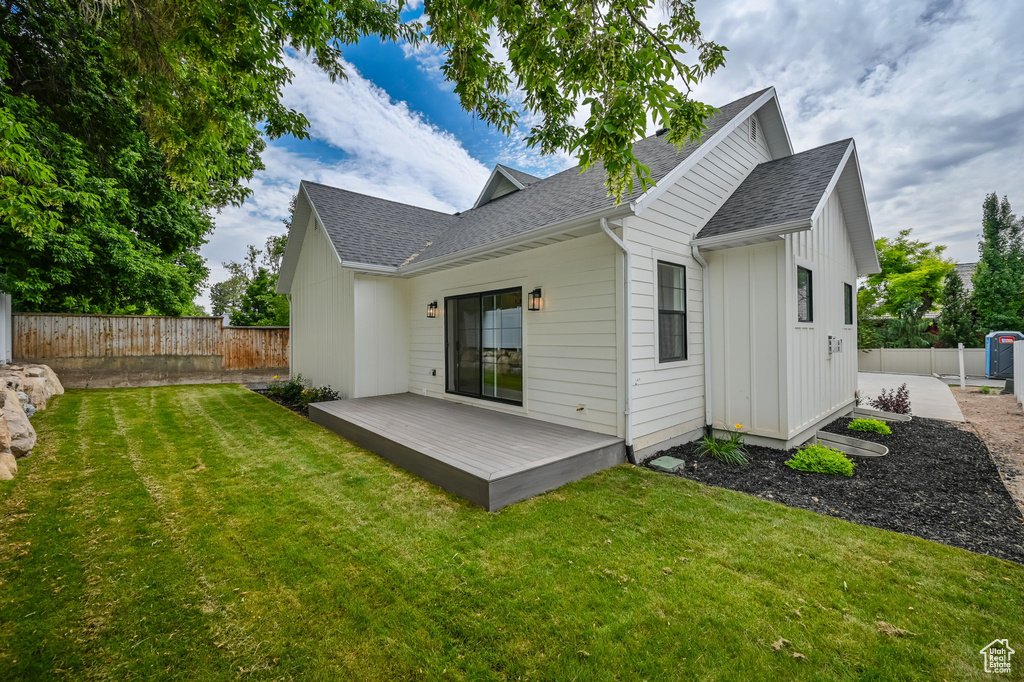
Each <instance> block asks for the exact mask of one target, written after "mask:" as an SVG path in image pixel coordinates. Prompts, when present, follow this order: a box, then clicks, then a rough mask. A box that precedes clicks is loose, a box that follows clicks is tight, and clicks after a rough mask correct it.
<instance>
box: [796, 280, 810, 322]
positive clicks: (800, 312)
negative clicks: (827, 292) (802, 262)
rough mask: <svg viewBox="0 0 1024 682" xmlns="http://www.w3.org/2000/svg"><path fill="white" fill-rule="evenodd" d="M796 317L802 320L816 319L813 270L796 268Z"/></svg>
mask: <svg viewBox="0 0 1024 682" xmlns="http://www.w3.org/2000/svg"><path fill="white" fill-rule="evenodd" d="M796 319H797V320H798V321H800V322H813V321H814V285H813V283H812V281H811V271H810V270H808V269H807V268H797V269H796Z"/></svg>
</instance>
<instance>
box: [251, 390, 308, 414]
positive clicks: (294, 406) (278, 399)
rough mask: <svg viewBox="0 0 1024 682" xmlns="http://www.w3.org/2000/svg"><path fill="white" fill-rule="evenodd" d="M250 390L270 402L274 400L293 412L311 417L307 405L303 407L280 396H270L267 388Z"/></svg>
mask: <svg viewBox="0 0 1024 682" xmlns="http://www.w3.org/2000/svg"><path fill="white" fill-rule="evenodd" d="M249 390H250V391H252V392H253V393H259V394H260V395H261V396H263V397H264V398H267V399H268V400H273V401H274V402H275V403H277V404H278V405H284V406H285V407H287V408H288V409H289V410H291V411H292V412H298V413H299V414H301V415H302V416H303V417H308V416H309V406H307V405H303V404H302V403H293V402H291V401H290V400H285V399H284V398H282V397H281V396H279V395H270V393H268V392H267V389H265V388H250V389H249Z"/></svg>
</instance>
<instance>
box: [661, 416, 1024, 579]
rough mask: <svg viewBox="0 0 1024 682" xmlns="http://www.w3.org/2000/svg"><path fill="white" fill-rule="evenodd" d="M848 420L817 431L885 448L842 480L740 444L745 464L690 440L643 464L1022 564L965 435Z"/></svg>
mask: <svg viewBox="0 0 1024 682" xmlns="http://www.w3.org/2000/svg"><path fill="white" fill-rule="evenodd" d="M849 422H850V420H849V419H846V418H843V419H838V420H836V421H834V422H832V424H830V425H829V426H828V427H826V429H825V430H827V431H833V432H835V433H843V434H846V435H849V436H853V437H855V438H861V439H863V440H870V441H873V442H876V443H881V444H883V445H885V446H887V447H888V448H889V454H887V455H885V456H884V457H879V458H864V457H855V458H853V459H854V461H855V462H856V463H857V466H856V468H855V469H854V473H853V476H852V477H849V478H847V477H844V476H830V475H827V474H816V473H807V472H802V471H794V470H793V469H790V468H789V467H787V466H785V465H784V464H783V462H785V461H786V460H787V459H789V457H790V454H791V453H787V452H782V451H780V450H773V449H770V448H763V447H757V446H748V448H747V451H748V452H749V453H750V455H751V459H752V461H751V463H750V464H749V465H747V466H734V465H728V464H722V463H721V462H718V461H716V460H713V459H709V458H699V457H698V456H697V444H696V443H686V444H685V445H680V446H677V447H674V448H671V449H669V450H664V451H662V452H659V453H658V454H657V455H655V456H654V457H652V458H651V459H654V458H655V457H660V456H663V455H670V456H672V457H678V458H680V459H683V460H685V461H686V465H685V467H683V469H682V471H681V472H680V473H678V474H676V475H681V476H685V477H686V478H691V479H693V480H696V481H700V482H702V483H706V484H708V485H714V486H719V487H722V488H729V489H731V490H738V491H740V492H745V493H749V494H751V495H756V496H758V497H762V498H765V499H769V500H773V501H775V502H780V503H782V504H785V505H788V506H791V507H801V508H803V509H810V510H811V511H816V512H819V513H822V514H828V515H830V516H836V517H839V518H843V519H846V520H848V521H853V522H855V523H861V524H864V525H867V526H874V527H876V528H884V529H886V530H893V531H897V532H900V533H907V534H909V535H916V536H918V537H921V538H925V539H928V540H935V541H936V542H941V543H944V544H947V545H952V546H954V547H962V548H964V549H968V550H971V551H972V552H980V553H982V554H990V555H992V556H995V557H999V558H1002V559H1008V560H1011V561H1016V562H1018V563H1024V517H1022V516H1021V512H1020V510H1019V509H1018V508H1017V506H1016V504H1015V503H1014V500H1013V498H1011V497H1010V494H1009V493H1008V492H1007V491H1006V488H1005V486H1004V485H1003V482H1002V480H1001V479H1000V477H999V471H998V470H997V469H996V466H995V464H993V462H992V457H991V456H990V455H989V452H988V448H986V447H985V444H984V443H983V442H982V441H981V440H980V439H979V438H978V437H977V436H976V435H975V434H974V433H973V432H971V431H969V430H966V429H961V428H958V427H956V426H954V425H953V424H950V423H947V422H943V421H938V420H933V419H924V418H919V417H915V418H914V419H913V420H912V421H910V422H908V423H898V424H894V425H893V433H892V435H889V436H882V435H879V434H874V433H861V432H854V431H850V430H849V429H847V428H846V426H847V424H849ZM648 461H650V460H648Z"/></svg>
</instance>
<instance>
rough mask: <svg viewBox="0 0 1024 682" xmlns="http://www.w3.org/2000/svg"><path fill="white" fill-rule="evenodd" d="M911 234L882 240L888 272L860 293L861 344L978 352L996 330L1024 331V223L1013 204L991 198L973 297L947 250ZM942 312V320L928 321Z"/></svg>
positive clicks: (871, 277)
mask: <svg viewBox="0 0 1024 682" xmlns="http://www.w3.org/2000/svg"><path fill="white" fill-rule="evenodd" d="M910 235H911V231H910V230H903V231H901V232H900V233H899V236H897V237H896V238H888V237H882V238H880V239H878V240H876V242H875V246H876V248H877V250H878V257H879V262H880V263H881V266H882V271H881V272H880V273H878V274H874V275H869V276H868V277H867V278H866V280H865V282H864V283H863V285H862V286H861V287H860V290H859V291H858V294H857V310H858V330H857V334H858V346H859V347H861V348H879V347H881V348H927V347H929V346H933V345H938V346H944V347H950V348H955V347H956V346H957V344H959V343H962V344H964V346H966V347H968V348H976V347H980V346H982V345H983V344H984V339H985V335H986V334H988V333H989V332H990V331H1024V218H1020V219H1018V218H1017V217H1016V216H1015V215H1014V214H1013V211H1012V210H1011V207H1010V201H1009V199H1007V198H1006V197H1003V198H1002V199H1001V200H1000V199H999V197H998V196H997V195H996V194H995V193H992V194H989V195H988V196H987V197H985V201H984V204H983V205H982V232H981V238H980V240H979V244H978V250H979V252H980V259H979V261H978V265H977V267H976V268H975V270H974V274H973V276H972V278H971V283H972V285H973V291H971V292H968V289H967V287H966V285H965V283H964V281H963V279H962V278H961V277H960V274H959V273H958V272H957V271H956V267H955V264H954V263H953V261H952V260H950V259H948V258H945V257H943V255H942V254H943V251H945V248H946V247H944V246H935V245H932V244H931V243H929V242H924V241H918V240H914V239H911V236H910ZM935 311H939V315H938V317H937V318H934V319H929V318H927V317H926V315H927V314H928V313H930V312H935Z"/></svg>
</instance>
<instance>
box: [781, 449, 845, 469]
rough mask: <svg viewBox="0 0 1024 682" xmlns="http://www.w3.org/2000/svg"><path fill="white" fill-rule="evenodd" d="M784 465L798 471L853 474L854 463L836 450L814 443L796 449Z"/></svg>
mask: <svg viewBox="0 0 1024 682" xmlns="http://www.w3.org/2000/svg"><path fill="white" fill-rule="evenodd" d="M786 466H788V467H789V468H791V469H797V470H798V471H813V472H815V473H819V474H836V475H839V476H853V467H854V464H853V460H852V459H850V458H849V457H847V456H846V455H844V454H843V453H841V452H839V451H838V450H835V449H833V448H829V447H826V446H824V445H821V444H819V443H815V444H813V445H806V446H804V447H803V448H802V449H800V450H797V451H796V452H795V453H794V454H793V457H792V458H791V459H789V460H787V461H786Z"/></svg>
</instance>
